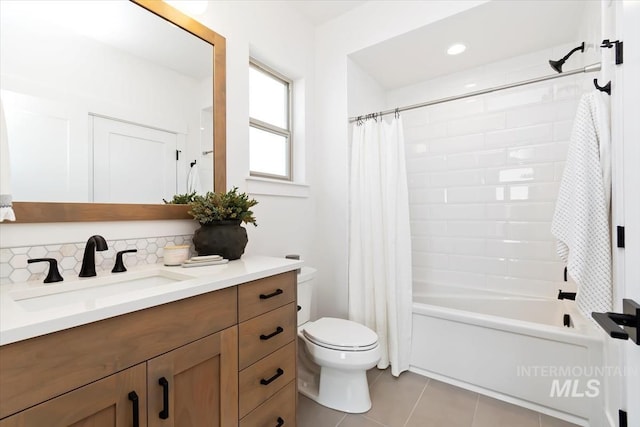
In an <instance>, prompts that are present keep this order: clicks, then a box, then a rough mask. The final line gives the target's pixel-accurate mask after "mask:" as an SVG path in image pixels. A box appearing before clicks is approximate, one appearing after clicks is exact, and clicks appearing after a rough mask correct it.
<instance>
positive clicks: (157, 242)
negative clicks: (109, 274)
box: [0, 235, 195, 284]
mask: <svg viewBox="0 0 640 427" xmlns="http://www.w3.org/2000/svg"><path fill="white" fill-rule="evenodd" d="M192 237H193V236H192V235H185V236H165V237H151V238H140V239H130V240H107V245H108V247H109V249H107V250H106V251H102V252H96V272H98V274H100V271H111V269H112V268H113V265H114V263H115V258H116V253H117V252H118V251H122V250H126V249H137V250H138V251H137V252H136V253H129V254H126V255H125V257H124V263H125V265H126V266H131V267H133V266H135V265H142V264H156V263H161V262H162V261H163V255H164V247H165V246H173V245H190V246H191V249H190V253H191V254H195V250H194V248H193V244H192V241H191V238H192ZM85 245H86V242H79V243H64V244H59V245H46V246H29V247H27V246H24V247H13V248H2V249H0V283H1V284H9V283H21V282H27V281H29V282H30V281H36V282H38V281H39V282H42V281H43V280H44V278H45V277H46V274H47V271H48V269H49V267H48V264H47V263H41V262H38V263H33V264H27V260H28V259H31V258H54V259H56V260H57V261H58V270H59V271H60V273H61V274H62V277H63V278H65V279H67V280H69V279H71V278H77V277H78V273H80V267H81V265H82V256H83V254H84V248H85Z"/></svg>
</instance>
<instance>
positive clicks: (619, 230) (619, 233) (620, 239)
mask: <svg viewBox="0 0 640 427" xmlns="http://www.w3.org/2000/svg"><path fill="white" fill-rule="evenodd" d="M616 246H617V247H619V248H624V226H623V225H618V226H617V227H616Z"/></svg>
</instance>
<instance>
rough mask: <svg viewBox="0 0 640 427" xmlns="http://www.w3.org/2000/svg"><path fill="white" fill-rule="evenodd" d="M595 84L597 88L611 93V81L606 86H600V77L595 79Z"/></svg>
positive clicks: (608, 93)
mask: <svg viewBox="0 0 640 427" xmlns="http://www.w3.org/2000/svg"><path fill="white" fill-rule="evenodd" d="M593 84H594V85H595V87H596V89H598V90H599V91H601V92H605V93H606V94H607V95H611V81H609V82H608V83H607V84H606V85H604V86H600V85H599V84H598V79H593Z"/></svg>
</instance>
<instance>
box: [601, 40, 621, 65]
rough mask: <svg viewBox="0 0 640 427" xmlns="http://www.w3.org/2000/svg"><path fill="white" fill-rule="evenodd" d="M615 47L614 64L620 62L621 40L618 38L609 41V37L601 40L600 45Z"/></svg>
mask: <svg viewBox="0 0 640 427" xmlns="http://www.w3.org/2000/svg"><path fill="white" fill-rule="evenodd" d="M614 45H615V47H616V65H620V64H622V61H623V57H622V42H621V41H620V40H615V41H610V40H609V39H604V40H602V44H601V45H600V47H606V48H612V47H613V46H614Z"/></svg>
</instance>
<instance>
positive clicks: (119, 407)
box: [0, 363, 147, 427]
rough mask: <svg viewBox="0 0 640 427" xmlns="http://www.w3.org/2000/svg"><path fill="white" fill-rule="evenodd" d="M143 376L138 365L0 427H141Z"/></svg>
mask: <svg viewBox="0 0 640 427" xmlns="http://www.w3.org/2000/svg"><path fill="white" fill-rule="evenodd" d="M146 374H147V373H146V369H145V364H144V363H141V364H139V365H136V366H134V367H132V368H129V369H126V370H124V371H122V372H119V373H117V374H113V375H111V376H108V377H106V378H103V379H101V380H99V381H96V382H94V383H91V384H88V385H86V386H84V387H80V388H78V389H76V390H74V391H71V392H69V393H66V394H63V395H62V396H59V397H56V398H54V399H51V400H49V401H47V402H44V403H41V404H39V405H36V406H34V407H32V408H29V409H26V410H24V411H22V412H19V413H17V414H15V415H13V416H11V417H8V418H5V419H3V420H2V421H0V427H40V426H47V427H114V426H115V427H137V426H140V427H144V426H146V423H147V420H146V407H147V402H146V396H145V394H146ZM136 417H137V422H136V421H134V420H135V418H136Z"/></svg>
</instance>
